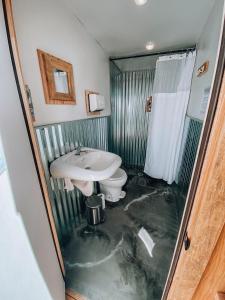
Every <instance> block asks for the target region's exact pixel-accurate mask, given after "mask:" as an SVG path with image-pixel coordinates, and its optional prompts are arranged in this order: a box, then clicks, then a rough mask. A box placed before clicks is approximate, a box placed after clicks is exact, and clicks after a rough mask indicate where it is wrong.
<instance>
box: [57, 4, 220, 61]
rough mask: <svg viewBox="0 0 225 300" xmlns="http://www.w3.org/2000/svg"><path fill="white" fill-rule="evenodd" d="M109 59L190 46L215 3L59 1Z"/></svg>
mask: <svg viewBox="0 0 225 300" xmlns="http://www.w3.org/2000/svg"><path fill="white" fill-rule="evenodd" d="M61 1H62V2H63V3H65V4H66V5H67V6H68V7H69V9H70V10H72V11H73V13H74V14H75V15H76V17H77V18H79V20H80V21H81V22H82V23H83V25H84V26H85V28H86V30H87V31H88V32H89V33H90V34H91V35H92V36H93V37H94V38H95V39H96V40H97V41H98V42H99V44H100V45H101V46H102V48H104V50H105V51H106V52H107V53H108V54H109V55H111V56H119V55H126V54H135V53H142V52H146V50H145V44H146V42H148V41H149V40H152V41H154V42H155V44H156V47H155V49H154V51H158V50H168V49H178V48H182V47H186V46H191V45H194V44H195V43H196V42H197V41H198V38H199V36H200V34H201V31H202V29H203V26H204V24H205V22H206V20H207V17H208V15H209V12H210V10H211V9H212V7H213V4H214V2H215V0H149V1H148V3H147V4H146V5H144V6H136V5H135V3H134V0H61Z"/></svg>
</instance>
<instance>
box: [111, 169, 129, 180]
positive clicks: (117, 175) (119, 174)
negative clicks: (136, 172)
mask: <svg viewBox="0 0 225 300" xmlns="http://www.w3.org/2000/svg"><path fill="white" fill-rule="evenodd" d="M124 176H126V172H125V171H124V170H123V169H120V168H119V169H118V170H117V171H116V172H115V173H114V174H113V175H112V176H111V177H110V178H109V180H117V179H120V178H122V177H124Z"/></svg>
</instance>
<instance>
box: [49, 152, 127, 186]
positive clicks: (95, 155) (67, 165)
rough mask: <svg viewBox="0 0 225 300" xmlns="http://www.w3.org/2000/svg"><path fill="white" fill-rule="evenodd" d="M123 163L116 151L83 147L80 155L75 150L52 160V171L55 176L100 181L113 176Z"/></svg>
mask: <svg viewBox="0 0 225 300" xmlns="http://www.w3.org/2000/svg"><path fill="white" fill-rule="evenodd" d="M121 163H122V160H121V158H120V157H119V156H118V155H116V154H114V153H110V152H106V151H102V150H98V149H92V148H85V147H83V148H81V152H80V154H79V155H76V150H74V151H72V152H70V153H68V154H66V155H63V156H61V157H59V158H58V159H56V160H55V161H54V162H52V164H51V166H50V172H51V174H52V176H53V177H55V178H70V179H71V180H81V181H100V180H104V179H107V178H109V177H111V176H112V175H113V174H114V173H115V172H116V170H117V169H118V168H119V167H120V165H121Z"/></svg>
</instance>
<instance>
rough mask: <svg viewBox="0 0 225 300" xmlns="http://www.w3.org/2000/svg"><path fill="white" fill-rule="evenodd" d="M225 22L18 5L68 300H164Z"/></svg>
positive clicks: (214, 4)
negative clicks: (51, 69)
mask: <svg viewBox="0 0 225 300" xmlns="http://www.w3.org/2000/svg"><path fill="white" fill-rule="evenodd" d="M53 8H54V9H53ZM223 8H224V0H199V1H197V3H196V1H193V0H192V1H184V0H182V1H180V0H172V1H170V3H168V4H165V3H164V1H162V0H160V1H156V0H148V1H146V0H122V1H121V0H120V1H119V0H117V1H115V0H113V1H112V0H111V1H110V0H108V1H103V0H93V1H87V0H85V1H84V0H76V1H71V0H57V1H53V0H47V1H46V0H45V1H43V0H39V1H35V0H29V1H27V0H20V1H16V0H13V1H12V10H13V18H14V26H15V31H16V39H17V44H18V53H19V58H20V62H21V69H22V73H23V80H24V84H25V87H26V97H27V100H28V101H29V103H27V105H28V108H29V111H30V118H31V120H32V126H31V127H32V130H31V129H30V130H31V131H32V132H33V133H34V136H35V137H34V140H35V141H34V142H33V143H34V144H33V147H34V149H36V150H34V155H38V156H39V159H40V164H39V163H37V165H38V168H40V169H41V171H39V176H40V178H39V181H40V182H41V185H42V189H43V190H44V192H43V194H44V196H43V197H44V199H45V200H44V201H45V206H46V210H47V214H48V219H49V222H50V227H51V233H52V235H53V240H54V246H55V248H56V252H57V259H58V264H59V266H60V269H61V271H62V274H63V278H64V280H65V287H66V290H67V291H68V294H67V295H68V299H70V298H69V297H71V299H89V300H102V299H110V300H111V299H120V300H158V299H162V297H163V293H164V288H165V285H166V282H167V278H168V274H169V270H170V266H171V262H172V258H173V255H174V250H175V247H176V243H177V241H178V234H179V230H180V226H181V223H182V216H183V215H184V211H185V205H187V201H186V199H187V196H188V195H189V187H190V184H191V182H192V180H193V170H194V168H195V163H196V158H197V157H198V149H199V145H200V142H201V137H202V129H203V128H204V124H205V119H206V116H207V109H208V107H209V99H210V94H211V92H212V86H213V78H214V75H215V70H216V66H217V60H218V51H219V48H220V43H221V28H222V21H223V16H224V15H223V13H224V10H223ZM115 20H116V22H115ZM50 65H51V66H50ZM50 67H53V68H54V70H53V73H52V74H53V75H54V76H53V77H49V76H50V75H51V76H52V74H50V73H51V72H49V68H50ZM49 74H50V75H49ZM65 74H66V77H65ZM60 77H63V79H61V81H60V79H59V81H57V78H60ZM52 80H53V81H54V82H53V81H52ZM31 136H32V134H31ZM66 160H67V161H66ZM83 161H84V162H85V163H83ZM73 166H75V170H73ZM40 174H41V175H40ZM71 174H72V175H71ZM43 186H44V188H43ZM93 203H94V204H93ZM96 203H97V204H96ZM96 205H97V206H98V210H97V212H98V213H97V214H96V215H95V213H96ZM37 223H38V220H37ZM79 297H80V298H79ZM55 299H56V298H55Z"/></svg>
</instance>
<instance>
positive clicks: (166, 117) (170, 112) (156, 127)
mask: <svg viewBox="0 0 225 300" xmlns="http://www.w3.org/2000/svg"><path fill="white" fill-rule="evenodd" d="M195 56H196V53H195V52H193V53H192V52H191V53H189V54H187V55H186V54H182V55H172V56H163V57H160V58H159V59H158V61H157V63H156V73H155V79H154V87H153V106H152V113H151V118H150V124H149V132H148V142H147V151H146V161H145V169H144V172H145V173H146V174H148V175H149V176H151V177H154V178H158V179H164V180H165V181H167V182H168V184H171V183H172V182H173V181H174V180H175V178H176V172H177V166H178V159H179V153H180V149H181V141H182V135H183V128H184V121H185V115H186V111H187V106H188V100H189V95H190V89H191V79H192V74H193V68H194V63H195Z"/></svg>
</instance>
